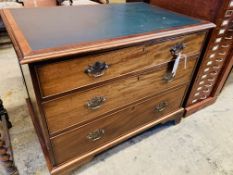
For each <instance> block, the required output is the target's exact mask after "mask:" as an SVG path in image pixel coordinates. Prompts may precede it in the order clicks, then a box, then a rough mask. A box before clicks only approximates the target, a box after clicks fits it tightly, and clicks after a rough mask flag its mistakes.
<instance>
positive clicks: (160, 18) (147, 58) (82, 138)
mask: <svg viewBox="0 0 233 175" xmlns="http://www.w3.org/2000/svg"><path fill="white" fill-rule="evenodd" d="M59 14H62V16H61V15H59ZM2 16H3V20H4V23H5V25H6V27H7V30H8V32H9V34H10V36H11V39H12V41H13V43H14V48H15V50H16V53H17V55H18V59H19V63H20V67H21V69H22V73H23V77H24V80H25V83H26V87H27V90H28V95H29V99H28V100H27V102H28V105H29V109H30V113H31V116H32V120H33V123H34V126H35V128H36V132H37V134H38V136H39V139H40V142H41V145H42V148H43V151H44V154H45V157H46V159H47V163H48V167H49V170H50V172H51V174H68V173H69V172H70V171H71V170H72V169H74V168H75V167H77V166H80V165H81V164H83V163H84V162H86V161H88V160H90V159H92V158H93V156H95V155H96V154H98V153H100V152H101V151H104V150H106V149H108V148H110V147H112V146H114V145H116V144H118V143H120V142H122V141H124V140H126V139H128V138H130V137H131V136H134V135H136V134H138V133H140V132H142V131H144V130H146V129H148V128H150V127H152V126H154V125H156V124H158V123H164V122H166V121H169V120H174V121H175V122H179V121H180V119H181V117H182V116H183V112H184V110H183V107H182V105H183V99H184V97H185V95H186V91H187V89H188V87H189V83H190V80H191V78H192V74H193V71H194V69H195V67H196V64H197V63H198V60H199V54H200V52H201V49H202V44H203V41H204V39H205V36H206V33H207V31H208V29H209V28H212V27H214V25H213V24H212V23H209V22H207V21H201V20H197V19H192V18H188V17H185V16H183V15H179V14H175V13H171V12H168V11H166V10H163V9H160V8H157V7H152V6H150V5H147V4H144V3H132V4H119V5H102V6H83V7H82V8H80V7H70V8H67V7H56V8H39V9H22V10H19V9H17V10H16V9H15V10H4V11H3V13H2ZM72 17H73V18H72ZM35 21H36V22H35ZM41 26H43V27H41Z"/></svg>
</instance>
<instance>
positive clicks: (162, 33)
mask: <svg viewBox="0 0 233 175" xmlns="http://www.w3.org/2000/svg"><path fill="white" fill-rule="evenodd" d="M110 7H111V8H110ZM58 8H59V10H58ZM70 8H72V9H73V11H75V13H77V12H78V13H77V15H82V12H83V11H84V10H85V8H86V10H89V11H90V13H101V15H106V14H109V13H110V11H112V12H111V13H114V9H119V8H121V9H123V10H125V9H127V10H125V11H126V12H124V15H123V19H127V17H128V16H127V15H128V14H127V13H128V11H129V12H130V10H131V13H132V11H135V12H134V14H133V15H139V16H136V17H135V18H137V19H138V18H141V17H142V15H141V17H140V13H143V15H144V18H145V19H147V18H148V19H153V18H155V17H156V18H158V19H159V18H160V19H163V18H162V17H164V16H165V20H167V23H171V24H174V23H172V22H174V21H176V22H177V21H178V22H177V25H170V26H169V25H167V26H166V25H165V26H164V24H166V22H165V23H156V24H152V25H151V23H150V24H148V23H145V22H144V21H143V20H141V23H138V20H134V19H132V14H131V17H129V18H128V19H127V20H128V21H126V22H124V24H125V26H124V25H122V30H123V33H124V31H126V30H129V28H130V27H134V26H136V27H138V25H146V26H147V27H149V29H148V30H145V31H144V29H145V28H143V30H142V31H140V32H137V33H134V32H132V31H133V30H129V31H130V32H129V33H128V34H125V35H124V34H122V35H119V36H116V35H115V36H114V35H113V37H109V38H103V39H101V38H99V39H98V37H97V39H96V40H94V41H91V40H89V41H83V42H82V41H79V42H77V43H74V42H71V43H66V44H63V45H59V42H58V45H57V46H56V45H51V46H52V47H45V48H43V47H41V48H39V49H38V48H37V47H34V48H33V47H32V42H31V43H30V41H29V40H28V39H26V38H28V36H27V37H26V35H27V34H25V33H24V32H23V30H22V26H21V27H19V20H18V19H19V18H18V14H17V17H15V16H14V13H15V12H16V11H17V12H18V11H19V10H18V9H14V10H13V9H4V10H3V11H2V12H1V16H2V19H3V21H4V24H5V26H6V28H7V31H8V33H9V35H10V37H11V40H12V42H13V45H14V47H15V50H16V53H17V56H18V59H19V62H20V63H21V64H28V63H33V62H39V61H43V60H51V59H54V58H59V57H64V56H71V55H75V54H81V53H87V52H91V51H99V50H106V49H111V48H116V47H122V46H127V45H132V44H135V43H139V42H144V41H148V40H152V39H158V38H164V37H170V36H174V35H180V34H187V33H193V32H197V31H201V30H206V29H210V28H213V27H215V25H214V24H213V23H210V22H207V21H203V20H197V19H193V18H189V17H186V16H183V15H180V14H177V13H173V12H169V11H167V10H163V9H160V8H157V7H152V6H150V5H147V4H145V3H131V4H130V5H129V4H127V5H126V4H121V5H101V6H89V5H85V6H81V7H52V8H49V10H48V8H47V10H45V9H46V8H39V9H38V8H37V9H29V8H28V9H21V12H22V11H23V12H25V10H26V11H29V12H30V13H31V12H34V11H37V12H40V11H42V10H44V11H47V12H54V11H59V12H61V10H62V11H63V12H65V14H68V15H69V13H70ZM77 8H79V10H76V9H77ZM109 8H110V10H109ZM74 9H75V10H74ZM80 9H82V10H80ZM92 9H93V12H91V10H92ZM105 9H108V11H107V12H104V11H105ZM148 9H149V10H148ZM145 10H146V13H145ZM44 11H43V12H44ZM79 11H80V12H79ZM30 13H28V14H30ZM19 14H20V13H19ZM24 14H25V13H24ZM26 14H27V13H26ZM28 14H27V15H26V16H28ZM53 14H54V13H53ZM63 14H64V13H63ZM161 15H164V16H161ZM26 16H25V15H24V16H22V17H23V18H26ZM29 16H30V15H29ZM48 16H49V17H48V19H47V18H46V19H45V18H43V19H38V18H35V17H34V21H35V23H34V24H36V23H37V22H40V21H38V20H47V21H46V23H48V24H49V23H50V22H51V21H53V20H58V18H56V17H55V18H54V17H50V16H55V15H48ZM111 17H112V15H111V16H110V17H109V18H108V17H107V18H106V16H105V18H104V19H107V20H108V19H109V20H112V19H111ZM16 18H17V19H16ZM32 18H33V17H32ZM62 19H64V18H62ZM74 19H75V16H74ZM79 19H80V18H79ZM129 19H130V20H133V22H134V23H133V24H132V23H131V22H130V20H129ZM158 19H157V22H159V20H158ZM174 19H175V20H174ZM87 20H92V21H95V19H90V18H85V17H83V19H82V20H75V21H77V24H79V26H82V25H84V27H82V30H85V25H86V22H87ZM135 21H136V22H135ZM56 22H58V23H62V22H64V20H63V21H62V20H61V21H56ZM95 22H96V25H97V28H98V26H100V25H103V23H104V22H103V21H102V22H98V21H95ZM149 22H151V21H149ZM34 24H31V23H29V26H27V27H29V29H30V25H32V26H33V25H34ZM66 26H67V21H66V22H64V27H66ZM43 27H44V26H43ZM101 27H102V26H101ZM105 27H110V29H111V26H105ZM38 30H41V29H38ZM43 30H45V31H46V28H44V29H43ZM29 31H30V30H29ZM58 31H59V30H58ZM72 32H79V31H77V30H73V31H72ZM116 32H119V31H117V30H116ZM120 32H121V31H120ZM32 33H33V32H32ZM54 33H55V36H59V35H64V36H65V34H64V33H56V31H54ZM36 34H37V33H36V32H35V31H34V36H36ZM98 34H99V33H98V32H97V33H96V35H98ZM100 34H104V33H103V32H102V33H100ZM38 37H45V39H44V40H46V36H37V38H38ZM48 38H49V36H48ZM58 38H59V37H58ZM68 39H69V38H68ZM34 41H37V40H34ZM41 41H43V40H41ZM60 41H61V40H60Z"/></svg>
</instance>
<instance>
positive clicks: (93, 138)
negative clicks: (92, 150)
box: [87, 129, 105, 142]
mask: <svg viewBox="0 0 233 175" xmlns="http://www.w3.org/2000/svg"><path fill="white" fill-rule="evenodd" d="M104 133H105V130H104V129H97V130H96V131H93V132H90V133H89V134H87V139H88V140H91V141H93V142H94V141H97V140H99V139H101V138H102V137H103V136H104Z"/></svg>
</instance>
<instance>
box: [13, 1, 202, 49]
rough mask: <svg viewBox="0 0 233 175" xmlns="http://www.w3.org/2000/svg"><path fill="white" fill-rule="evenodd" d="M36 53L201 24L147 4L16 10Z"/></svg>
mask: <svg viewBox="0 0 233 175" xmlns="http://www.w3.org/2000/svg"><path fill="white" fill-rule="evenodd" d="M11 12H12V14H13V17H14V19H15V21H16V23H17V25H18V26H19V27H20V29H21V31H22V32H23V34H24V36H25V37H26V39H27V41H28V43H29V45H30V47H31V49H32V50H39V49H46V48H56V47H62V46H65V45H70V44H81V43H87V42H96V41H101V40H106V39H112V38H117V37H124V36H129V35H135V34H143V33H146V32H156V31H159V30H169V29H171V28H173V27H184V26H187V25H193V24H198V23H200V21H199V20H196V19H192V18H190V17H186V16H183V15H180V14H177V13H173V12H171V11H167V10H164V9H161V8H158V7H154V6H150V5H148V4H145V3H128V4H127V3H126V4H110V5H84V6H76V7H52V8H29V9H26V8H25V9H12V10H11Z"/></svg>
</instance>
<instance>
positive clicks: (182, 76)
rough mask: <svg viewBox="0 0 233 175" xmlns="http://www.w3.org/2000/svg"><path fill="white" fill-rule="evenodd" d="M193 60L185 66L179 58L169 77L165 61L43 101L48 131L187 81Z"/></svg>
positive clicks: (87, 118) (54, 132)
mask: <svg viewBox="0 0 233 175" xmlns="http://www.w3.org/2000/svg"><path fill="white" fill-rule="evenodd" d="M196 60H197V59H196V57H192V58H190V59H189V60H188V61H187V68H186V69H184V60H182V61H181V63H180V65H179V68H178V71H177V74H176V76H175V78H174V79H172V80H171V81H167V80H165V79H164V77H165V75H167V70H170V68H169V64H164V65H161V66H157V67H155V68H153V69H150V70H147V71H146V72H144V73H141V74H139V75H137V76H132V77H128V78H124V79H120V80H117V81H114V82H112V83H109V84H105V85H102V86H99V87H94V88H93V89H88V90H86V91H81V92H80V91H79V92H76V93H72V94H69V95H66V96H63V97H61V98H58V99H54V100H51V101H48V102H44V103H43V104H42V107H43V110H44V114H45V118H46V120H47V125H48V129H49V132H50V135H54V134H56V133H57V132H59V131H63V130H65V129H68V128H70V127H72V126H75V125H78V124H79V125H80V124H84V123H87V122H89V121H90V120H93V119H96V118H98V117H100V116H101V115H104V114H106V113H109V112H113V111H114V110H118V109H120V108H122V107H125V106H127V105H129V104H132V103H134V102H136V101H138V100H141V99H144V98H147V97H149V96H152V95H155V94H158V93H160V92H163V91H165V90H167V89H170V88H172V87H175V86H178V85H181V84H184V83H187V82H189V81H190V77H191V74H192V72H193V67H194V66H195V63H196ZM171 63H172V62H171Z"/></svg>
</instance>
